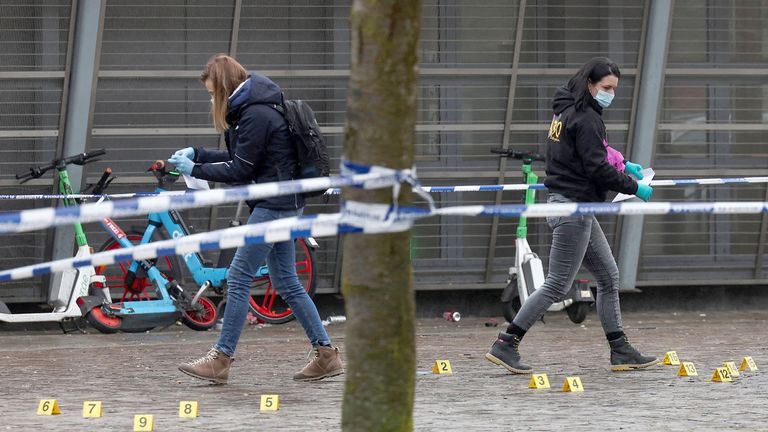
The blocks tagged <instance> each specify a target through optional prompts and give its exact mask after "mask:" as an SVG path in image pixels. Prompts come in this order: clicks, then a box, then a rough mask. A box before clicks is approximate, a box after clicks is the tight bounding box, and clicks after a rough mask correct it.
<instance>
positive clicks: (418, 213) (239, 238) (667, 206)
mask: <svg viewBox="0 0 768 432" xmlns="http://www.w3.org/2000/svg"><path fill="white" fill-rule="evenodd" d="M341 208H342V211H341V213H334V214H318V215H311V216H302V217H294V218H286V219H279V220H275V221H271V222H265V223H261V224H252V225H243V226H239V227H234V228H226V229H223V230H218V231H211V232H208V233H201V234H195V235H190V236H186V237H181V238H179V239H172V240H163V241H159V242H152V243H147V244H144V245H140V246H134V247H131V248H124V249H114V250H110V251H106V252H99V253H97V254H94V255H91V256H89V257H87V258H82V257H81V258H66V259H62V260H57V261H52V262H48V263H42V264H35V265H30V266H24V267H19V268H15V269H10V270H6V271H2V272H0V282H4V281H10V280H17V279H23V278H28V277H33V276H41V275H44V274H48V273H51V272H60V271H65V270H69V269H72V268H79V267H87V266H91V265H92V266H99V265H109V264H113V263H115V262H123V261H133V260H142V259H152V258H156V257H158V256H166V255H183V254H187V253H191V252H199V251H204V250H213V249H226V248H233V247H239V246H241V245H244V244H259V243H273V242H278V241H286V240H290V239H292V238H296V237H304V236H312V237H327V236H334V235H338V234H342V233H365V234H374V233H384V232H396V231H404V230H407V229H410V228H411V227H412V225H413V223H414V222H415V221H416V220H419V219H422V218H426V217H431V216H500V217H520V216H525V217H529V218H530V217H546V216H571V215H574V216H575V215H601V214H625V215H626V214H656V215H659V214H688V213H708V214H755V213H763V212H768V202H758V201H755V202H714V203H701V202H683V203H671V202H658V203H634V202H630V203H626V202H623V203H553V204H530V205H525V204H519V205H517V204H511V205H500V206H482V205H478V206H455V207H444V208H438V209H425V208H417V207H396V206H394V205H387V204H368V203H360V202H354V201H345V202H343V203H342V206H341Z"/></svg>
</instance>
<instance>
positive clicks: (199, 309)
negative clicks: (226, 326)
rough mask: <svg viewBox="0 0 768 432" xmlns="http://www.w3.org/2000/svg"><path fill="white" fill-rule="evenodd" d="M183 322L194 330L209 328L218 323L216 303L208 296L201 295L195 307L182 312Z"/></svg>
mask: <svg viewBox="0 0 768 432" xmlns="http://www.w3.org/2000/svg"><path fill="white" fill-rule="evenodd" d="M181 322H183V323H184V325H186V326H187V327H189V328H191V329H192V330H197V331H205V330H208V329H210V328H211V327H213V326H214V325H215V324H216V305H214V304H213V302H212V301H211V300H210V299H209V298H208V297H200V298H199V299H197V304H196V305H195V308H194V309H190V310H186V311H184V312H183V313H182V315H181Z"/></svg>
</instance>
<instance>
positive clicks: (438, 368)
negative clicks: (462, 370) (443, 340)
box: [432, 360, 453, 375]
mask: <svg viewBox="0 0 768 432" xmlns="http://www.w3.org/2000/svg"><path fill="white" fill-rule="evenodd" d="M432 373H433V374H440V375H451V374H453V369H451V362H450V361H448V360H435V364H434V365H432Z"/></svg>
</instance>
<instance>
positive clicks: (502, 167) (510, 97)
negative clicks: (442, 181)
mask: <svg viewBox="0 0 768 432" xmlns="http://www.w3.org/2000/svg"><path fill="white" fill-rule="evenodd" d="M526 3H527V1H526V0H520V5H519V6H520V8H519V10H518V12H517V24H516V25H517V27H515V47H514V49H513V53H512V73H511V74H510V77H509V93H508V94H507V111H506V113H505V115H504V133H503V135H502V138H501V147H502V148H505V149H506V148H509V136H510V135H511V134H510V129H511V126H510V124H511V123H512V109H513V108H514V105H515V90H516V88H517V77H518V69H519V66H520V49H521V46H522V44H523V25H524V23H525V6H526ZM499 159H500V160H499V177H498V182H499V184H502V183H504V179H505V171H506V170H507V158H499ZM501 196H502V193H501V192H497V193H496V199H495V200H494V203H495V204H496V205H499V204H501ZM498 232H499V218H498V217H496V216H494V217H493V220H492V221H491V234H490V238H489V241H488V255H487V256H486V260H485V278H484V279H483V280H484V281H485V282H486V283H487V282H489V281H490V279H491V276H492V275H493V260H494V258H495V257H496V235H497V234H498Z"/></svg>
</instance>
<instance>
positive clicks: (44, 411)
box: [37, 399, 61, 415]
mask: <svg viewBox="0 0 768 432" xmlns="http://www.w3.org/2000/svg"><path fill="white" fill-rule="evenodd" d="M56 414H61V410H60V409H59V403H58V402H57V401H56V399H41V400H40V404H38V405H37V415H56Z"/></svg>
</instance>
